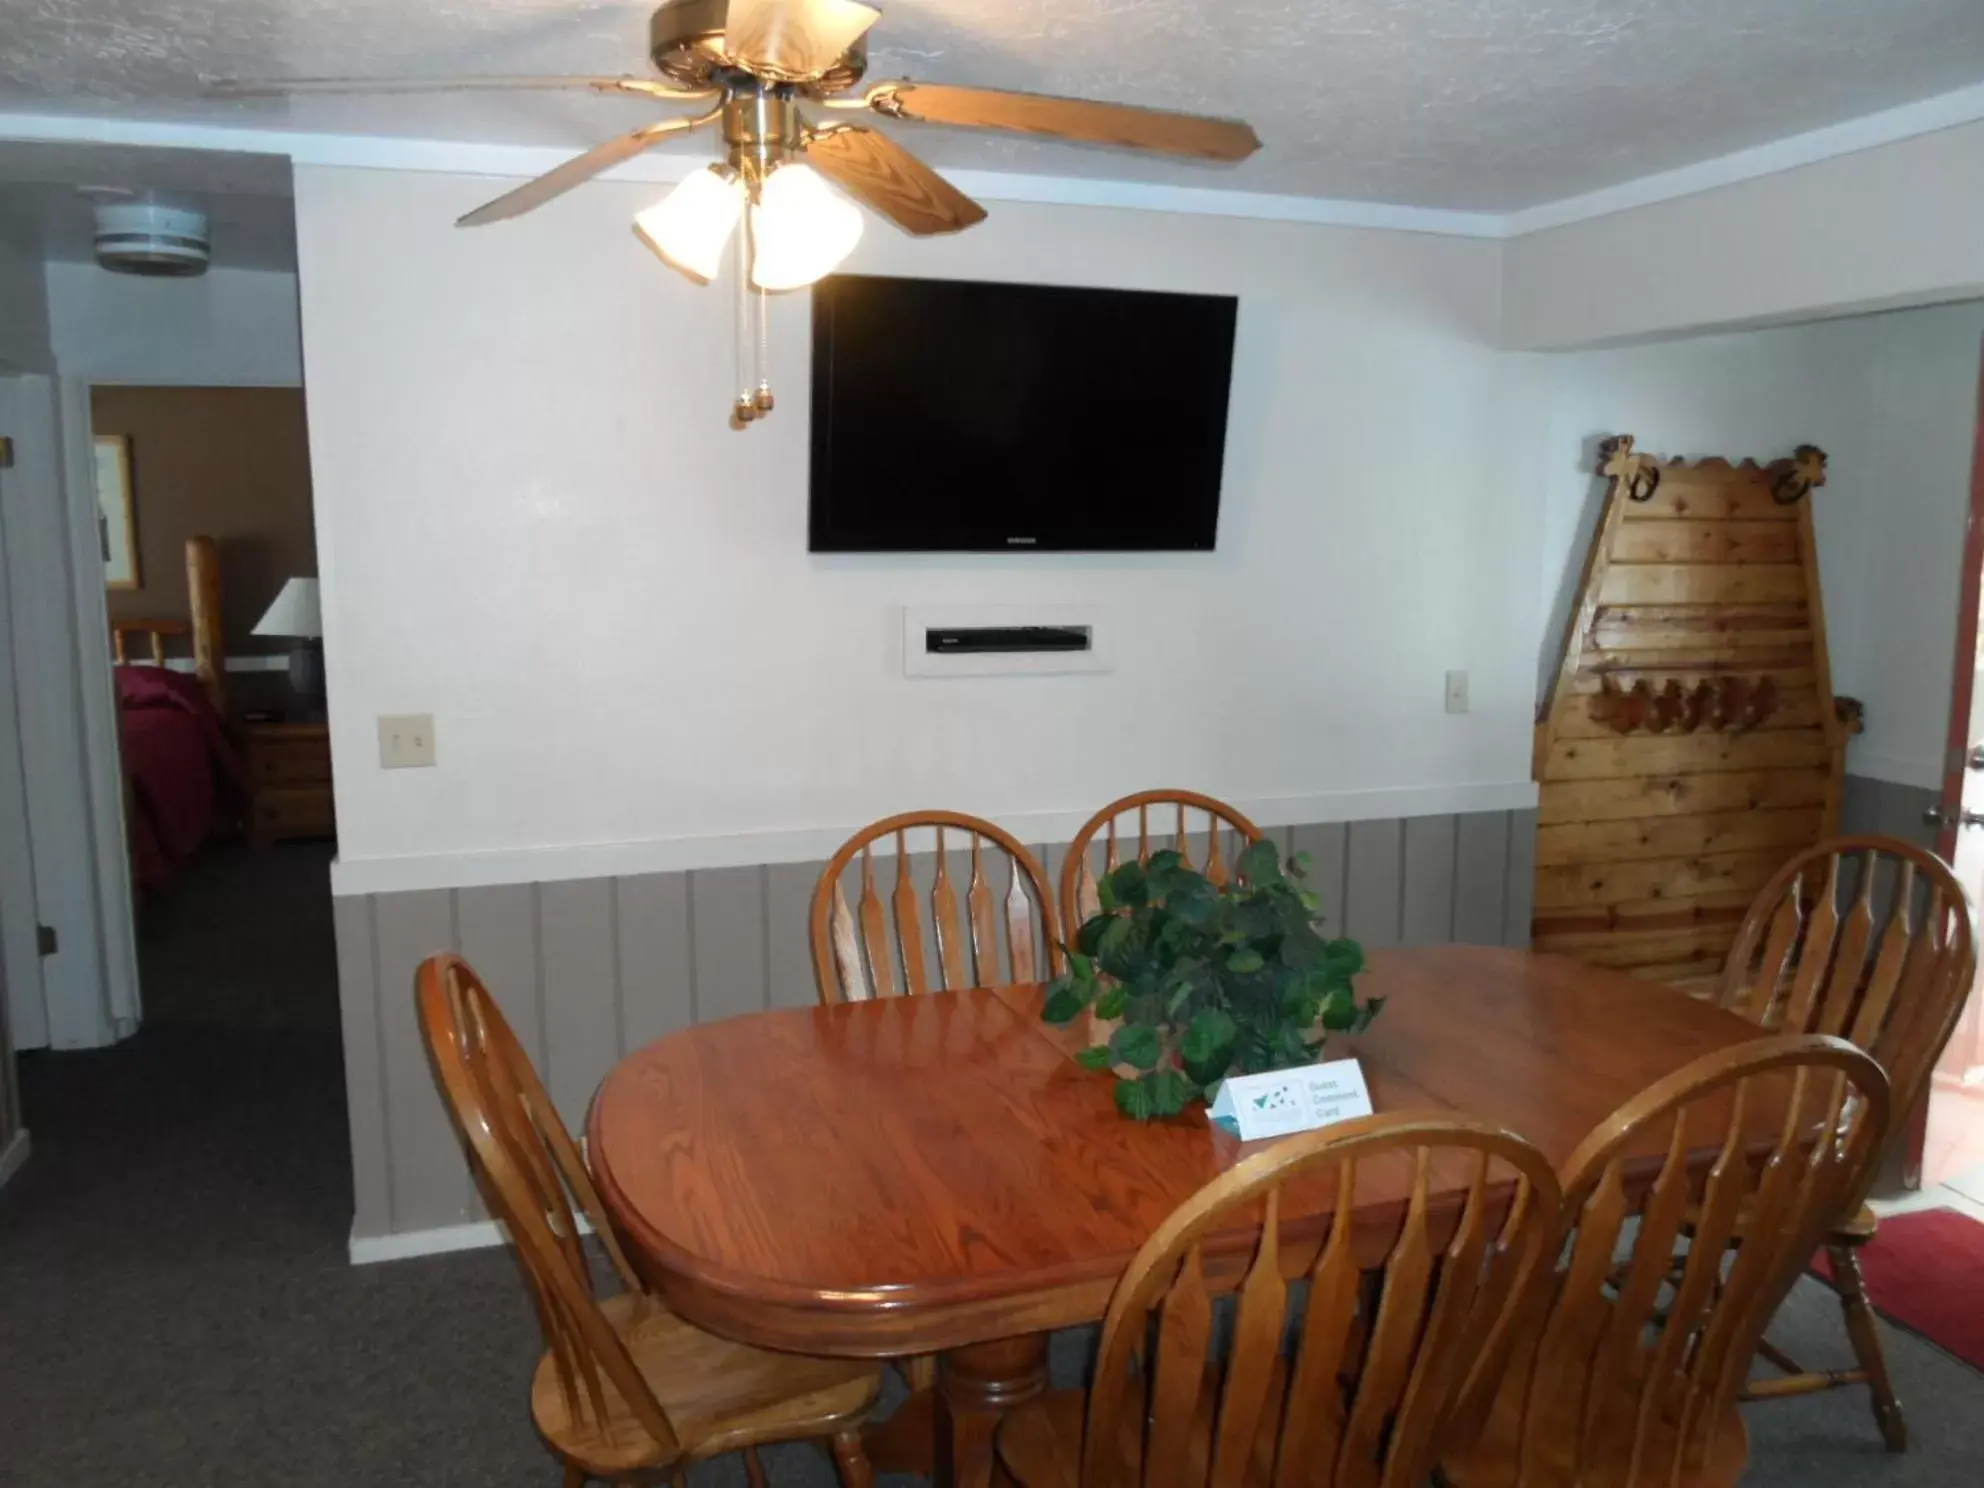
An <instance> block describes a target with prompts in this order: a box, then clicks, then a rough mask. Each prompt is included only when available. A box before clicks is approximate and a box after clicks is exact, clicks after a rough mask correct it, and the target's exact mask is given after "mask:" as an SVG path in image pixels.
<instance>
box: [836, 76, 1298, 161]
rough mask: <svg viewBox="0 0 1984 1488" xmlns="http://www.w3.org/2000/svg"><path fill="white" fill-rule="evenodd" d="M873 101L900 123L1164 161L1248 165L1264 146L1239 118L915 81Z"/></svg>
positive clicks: (878, 92) (886, 89)
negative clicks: (1004, 132) (995, 132)
mask: <svg viewBox="0 0 1984 1488" xmlns="http://www.w3.org/2000/svg"><path fill="white" fill-rule="evenodd" d="M867 97H868V106H869V107H870V108H872V109H874V110H875V111H876V112H877V113H881V114H886V115H888V116H889V117H890V118H895V119H913V120H915V121H917V122H918V123H923V124H954V125H958V126H960V127H961V128H965V129H1010V130H1012V131H1014V132H1016V133H1019V134H1039V135H1045V136H1047V137H1049V138H1051V139H1066V140H1079V141H1081V142H1082V143H1083V144H1090V145H1120V146H1122V147H1124V148H1126V149H1131V150H1156V151H1158V152H1159V153H1161V154H1165V155H1194V156H1198V157H1200V158H1201V159H1205V160H1244V159H1246V158H1247V157H1248V156H1249V155H1251V154H1253V153H1254V152H1255V151H1256V150H1258V149H1260V147H1261V141H1260V136H1258V135H1256V134H1255V133H1254V127H1253V126H1252V125H1251V124H1247V123H1244V122H1242V121H1241V120H1239V119H1213V118H1208V117H1206V116H1205V115H1203V114H1174V113H1170V112H1168V111H1166V110H1164V109H1148V108H1134V107H1132V106H1131V105H1129V104H1125V103H1096V102H1094V101H1092V100H1090V99H1086V98H1054V97H1050V96H1048V95H1046V94H1043V93H1006V92H1000V91H998V90H995V89H991V88H953V87H950V86H949V85H947V84H943V83H911V82H901V83H883V84H882V85H881V86H880V87H876V88H871V89H869V90H868V95H867Z"/></svg>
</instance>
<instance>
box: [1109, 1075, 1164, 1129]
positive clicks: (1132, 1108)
mask: <svg viewBox="0 0 1984 1488" xmlns="http://www.w3.org/2000/svg"><path fill="white" fill-rule="evenodd" d="M1145 1078H1146V1077H1144V1076H1139V1077H1138V1078H1137V1079H1134V1080H1118V1081H1117V1082H1116V1109H1117V1110H1119V1111H1121V1112H1122V1113H1123V1114H1124V1115H1125V1116H1127V1117H1129V1118H1130V1119H1131V1120H1132V1121H1148V1120H1150V1119H1151V1117H1153V1116H1155V1115H1156V1114H1157V1104H1156V1102H1155V1101H1154V1100H1152V1098H1151V1090H1150V1086H1148V1085H1146V1084H1145V1083H1144V1079H1145Z"/></svg>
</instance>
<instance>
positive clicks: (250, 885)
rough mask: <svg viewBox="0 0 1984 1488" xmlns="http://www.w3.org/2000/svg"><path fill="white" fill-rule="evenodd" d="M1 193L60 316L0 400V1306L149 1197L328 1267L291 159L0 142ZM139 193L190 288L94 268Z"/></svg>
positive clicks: (305, 497) (326, 1102)
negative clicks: (189, 233)
mask: <svg viewBox="0 0 1984 1488" xmlns="http://www.w3.org/2000/svg"><path fill="white" fill-rule="evenodd" d="M0 182H4V184H0V228H5V229H6V230H7V231H8V232H9V233H10V234H12V235H13V236H14V237H15V238H17V239H19V240H21V241H25V242H28V243H30V244H31V245H32V246H33V248H34V250H35V252H36V253H37V254H38V262H36V263H35V265H34V267H35V274H34V276H33V277H34V279H35V280H36V281H37V282H35V283H33V284H31V285H30V286H29V287H30V288H31V289H33V291H34V293H33V295H32V296H29V297H27V298H28V299H30V300H31V301H32V302H33V305H34V307H35V308H36V309H38V310H39V312H40V313H41V314H42V315H43V316H45V319H46V325H45V326H44V328H43V331H42V337H41V345H42V348H43V351H42V353H41V355H40V359H39V360H38V361H37V364H36V367H35V375H33V376H32V377H26V378H18V379H12V381H14V382H18V383H20V384H22V386H21V387H20V388H19V389H17V390H15V391H14V392H12V393H9V391H8V389H7V388H6V387H5V386H0V432H6V433H13V434H16V435H18V436H19V439H18V443H19V446H20V447H19V455H20V460H19V463H18V468H16V469H14V470H12V471H9V472H8V476H9V477H10V478H11V480H12V481H13V482H14V483H16V484H20V485H22V487H23V489H24V490H28V489H31V490H32V493H33V495H34V496H35V497H36V498H37V499H36V500H34V501H33V502H32V503H20V502H17V503H14V504H13V506H12V507H10V513H11V512H12V511H15V510H18V511H20V512H22V513H29V512H32V513H33V514H34V520H33V521H29V520H27V518H26V517H25V516H24V517H23V519H22V520H20V521H18V522H15V523H12V524H10V525H7V526H6V527H5V528H4V531H0V579H11V580H12V581H13V582H12V584H11V586H8V585H5V584H0V618H4V620H5V622H6V624H5V631H6V638H7V640H8V642H9V643H10V646H11V650H10V651H9V657H10V659H12V660H14V661H16V662H19V663H20V665H19V667H18V668H17V669H16V670H17V672H18V674H19V675H18V678H17V680H18V683H19V685H18V687H16V688H14V689H12V691H11V693H10V695H9V696H10V698H11V699H12V700H13V701H15V702H17V703H18V707H16V708H14V709H13V710H12V711H11V712H9V711H7V710H4V709H0V734H5V735H6V736H7V737H9V738H14V739H16V740H17V741H18V742H20V743H22V744H23V747H22V748H20V749H18V750H17V751H15V755H14V757H16V758H17V759H18V763H19V766H20V768H19V769H18V770H17V771H16V772H15V775H16V777H17V783H20V784H22V785H24V787H25V788H24V790H22V791H20V792H19V793H18V794H20V795H21V796H22V797H23V798H24V800H25V801H26V802H27V811H28V814H29V815H30V816H31V817H32V818H33V820H32V822H31V825H32V826H33V828H34V831H33V832H32V833H27V832H23V833H19V834H15V833H9V834H6V835H5V837H4V838H0V912H4V917H5V923H4V926H0V929H4V931H5V932H7V933H5V934H4V935H0V944H4V949H5V956H6V961H5V966H6V971H7V973H8V976H7V979H6V980H7V985H6V989H5V995H6V996H7V997H8V999H9V1001H10V1003H15V1002H18V1003H19V1005H20V1009H21V1011H23V1012H24V1013H25V1014H26V1015H27V1016H22V1017H17V1018H15V1019H14V1020H13V1024H12V1030H13V1033H14V1035H15V1038H14V1042H15V1044H16V1045H17V1046H18V1047H17V1051H16V1057H15V1060H14V1063H13V1066H12V1069H13V1073H14V1076H15V1080H14V1084H13V1086H12V1087H7V1086H6V1085H5V1082H4V1081H0V1117H6V1116H11V1114H12V1112H13V1110H14V1109H15V1106H14V1104H13V1098H14V1097H15V1096H17V1097H18V1110H19V1113H20V1116H21V1124H22V1127H23V1128H24V1129H25V1130H26V1131H27V1132H28V1133H29V1134H31V1136H32V1138H33V1144H32V1155H31V1157H30V1158H29V1160H28V1161H27V1162H26V1163H25V1165H23V1166H22V1168H21V1170H20V1171H19V1173H18V1174H16V1175H15V1177H14V1179H13V1181H11V1182H10V1183H9V1184H8V1185H7V1188H6V1192H5V1195H4V1198H3V1199H0V1247H4V1248H5V1249H6V1250H7V1252H8V1255H9V1260H10V1263H17V1264H16V1269H15V1270H14V1271H11V1272H10V1273H9V1281H10V1285H15V1286H19V1287H22V1288H27V1289H30V1290H31V1289H32V1288H33V1287H34V1286H36V1285H39V1284H45V1280H46V1277H47V1276H49V1275H52V1274H54V1273H55V1271H56V1270H57V1269H58V1268H60V1267H61V1266H63V1265H65V1264H70V1263H72V1262H73V1260H74V1258H75V1257H77V1256H78V1255H81V1254H83V1250H84V1247H85V1246H86V1245H87V1243H88V1241H89V1236H90V1233H91V1226H92V1225H95V1226H98V1227H107V1226H110V1224H111V1221H110V1220H109V1218H108V1217H109V1216H111V1215H113V1214H115V1213H118V1212H125V1213H130V1212H139V1211H140V1210H142V1211H143V1212H144V1213H145V1214H146V1215H147V1221H148V1225H149V1227H150V1230H151V1232H152V1233H154V1234H161V1235H162V1234H168V1233H169V1234H170V1235H171V1236H172V1237H173V1238H172V1239H171V1241H170V1245H169V1246H168V1247H167V1249H171V1250H173V1252H174V1254H177V1253H179V1252H180V1251H183V1253H184V1254H185V1255H188V1256H191V1255H196V1254H204V1255H214V1254H222V1255H233V1254H245V1253H248V1252H251V1251H252V1252H255V1253H258V1254H263V1255H269V1256H276V1255H283V1256H289V1257H296V1256H317V1255H341V1253H342V1250H343V1246H344V1242H345V1239H346V1231H347V1229H348V1225H349V1219H350V1194H349V1188H350V1181H349V1170H348V1166H347V1163H348V1146H347V1142H346V1132H345V1116H344V1111H345V1100H344V1085H343V1073H342V1057H341V1038H340V1031H339V1020H338V1004H337V987H336V972H335V948H334V944H333V936H332V929H331V897H330V882H329V868H330V862H331V859H332V856H333V854H334V852H335V842H334V838H333V835H332V833H333V831H334V821H333V816H332V806H331V783H330V766H329V750H328V742H327V729H326V727H325V723H324V698H323V693H322V684H321V677H322V671H321V668H320V666H318V665H317V655H316V652H315V650H314V646H315V640H314V637H315V636H316V635H317V633H318V631H319V628H320V627H319V625H318V621H317V606H316V599H315V583H316V578H317V567H316V555H315V542H314V514H313V511H312V500H311V491H310V470H309V460H308V445H307V437H306V428H305V412H304V392H303V387H302V362H301V350H300V340H299V332H298V318H299V312H298V301H297V287H296V273H295V244H294V203H293V200H292V191H291V184H290V177H289V167H288V162H287V161H285V160H281V159H276V158H271V157H262V156H241V155H224V154H219V153H216V152H198V151H181V150H151V149H137V148H128V149H127V148H121V147H119V148H97V147H89V148H83V147H74V146H71V147H65V148H63V149H61V150H51V149H45V148H42V147H39V146H35V145H32V144H5V143H0ZM85 186H86V187H87V188H88V190H87V191H82V190H80V189H79V188H81V187H85ZM147 193H159V194H170V195H171V196H173V197H174V198H176V199H179V200H182V201H191V202H192V203H194V204H196V205H197V206H198V207H199V208H200V214H199V215H200V217H201V228H200V235H201V238H202V241H203V243H205V244H207V245H208V246H210V249H211V261H210V262H209V263H207V264H206V265H205V267H204V271H203V272H201V273H197V274H182V275H179V276H175V277H169V278H167V277H158V276H153V275H147V274H143V273H133V272H123V273H112V272H108V271H107V269H106V268H105V267H103V266H102V265H101V264H100V263H99V262H98V261H97V259H96V257H95V256H94V255H95V249H96V244H95V241H94V237H93V230H92V220H93V219H92V214H93V212H94V211H95V209H96V204H97V203H99V202H100V201H103V200H106V199H113V198H117V199H121V198H122V197H125V196H129V195H134V194H147ZM203 251H204V250H203ZM182 267H183V266H182ZM8 381H9V379H0V384H4V383H6V382H8ZM29 414H33V415H35V417H34V418H33V419H30V418H29V417H28V415H29ZM4 680H5V678H4V677H0V681H4ZM4 744H5V739H0V777H5V776H6V774H7V771H6V769H5V766H6V764H7V762H8V757H9V756H8V754H7V751H6V749H5V748H4ZM64 772H66V773H64ZM71 777H73V778H71ZM4 784H5V779H4V778H0V786H4ZM8 799H10V797H9V795H8V793H7V792H5V791H4V790H0V825H5V820H6V816H7V802H8ZM30 838H32V840H31V841H30V840H29V839H30ZM16 849H18V851H16ZM15 867H20V868H21V869H22V870H23V871H22V872H21V873H20V874H16V873H14V872H13V869H14V868H15ZM17 921H18V922H20V923H19V924H17V923H16V922H17ZM44 927H45V932H46V933H43V934H41V935H40V936H39V942H40V945H39V955H40V959H39V960H38V961H37V960H36V959H35V953H36V949H37V932H38V931H40V930H43V929H44ZM17 932H18V933H17ZM17 970H19V971H22V972H23V974H22V975H20V976H18V977H17V976H16V975H15V973H16V971H17ZM28 972H36V973H38V975H34V976H29V975H27V974H26V973H28ZM82 994H87V995H82ZM6 1130H7V1123H6V1122H5V1121H4V1120H0V1145H4V1142H5V1139H6ZM105 1232H106V1233H107V1232H108V1229H107V1228H106V1229H105ZM159 1254H160V1255H163V1252H160V1253H159ZM65 1258H66V1259H65ZM164 1258H166V1259H170V1257H169V1256H166V1257H164ZM37 1277H39V1278H41V1279H42V1280H41V1281H40V1282H38V1281H37ZM7 1300H8V1299H6V1298H0V1311H4V1310H5V1308H6V1304H7ZM99 1321H103V1322H105V1324H106V1325H107V1324H108V1321H109V1320H108V1319H103V1320H99V1319H96V1318H94V1317H89V1318H83V1319H79V1327H82V1326H88V1327H94V1326H95V1325H96V1324H97V1322H99Z"/></svg>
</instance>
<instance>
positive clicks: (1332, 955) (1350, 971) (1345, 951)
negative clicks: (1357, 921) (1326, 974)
mask: <svg viewBox="0 0 1984 1488" xmlns="http://www.w3.org/2000/svg"><path fill="white" fill-rule="evenodd" d="M1323 959H1324V960H1325V961H1326V962H1328V963H1329V968H1330V970H1331V971H1333V972H1335V973H1336V974H1337V975H1338V976H1347V977H1350V976H1356V975H1357V973H1358V972H1360V971H1362V970H1363V969H1364V947H1362V946H1361V945H1359V944H1358V943H1357V942H1356V941H1354V940H1350V939H1348V938H1345V939H1343V940H1333V941H1331V942H1330V943H1329V947H1328V949H1327V950H1325V951H1324V953H1323Z"/></svg>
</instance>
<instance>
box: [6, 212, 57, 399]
mask: <svg viewBox="0 0 1984 1488" xmlns="http://www.w3.org/2000/svg"><path fill="white" fill-rule="evenodd" d="M49 363H50V353H49V348H48V299H47V294H46V292H45V290H44V288H43V284H42V274H41V255H40V254H39V253H37V252H35V251H34V250H33V249H31V248H29V247H28V246H27V245H26V244H25V243H23V242H18V241H16V240H15V239H14V238H13V237H12V236H10V235H8V234H6V233H4V232H0V372H44V371H46V370H47V369H48V366H49Z"/></svg>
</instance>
